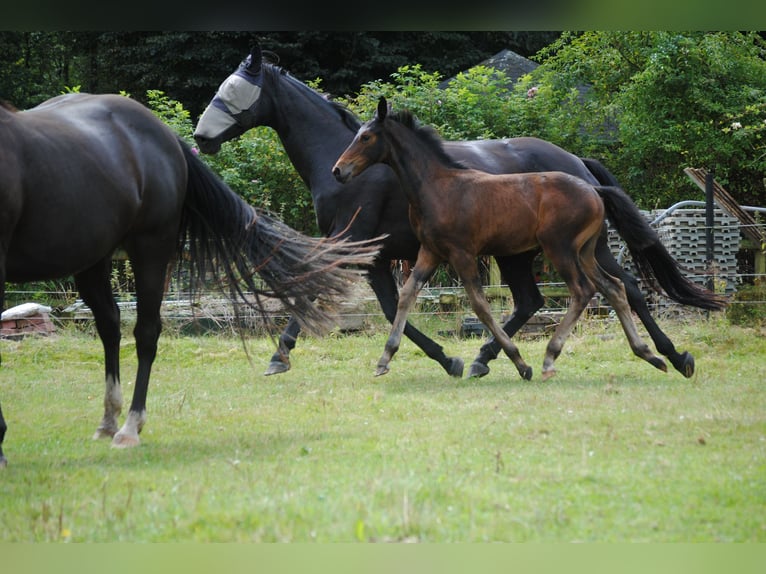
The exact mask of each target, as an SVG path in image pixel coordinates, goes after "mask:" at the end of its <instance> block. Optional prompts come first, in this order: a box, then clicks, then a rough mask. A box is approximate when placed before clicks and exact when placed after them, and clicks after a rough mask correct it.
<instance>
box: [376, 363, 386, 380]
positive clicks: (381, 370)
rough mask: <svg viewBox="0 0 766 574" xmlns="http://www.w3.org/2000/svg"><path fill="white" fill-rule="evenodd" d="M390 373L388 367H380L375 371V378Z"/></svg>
mask: <svg viewBox="0 0 766 574" xmlns="http://www.w3.org/2000/svg"><path fill="white" fill-rule="evenodd" d="M388 371H389V369H388V365H378V368H377V369H375V376H376V377H380V376H381V375H385V374H386V373H388Z"/></svg>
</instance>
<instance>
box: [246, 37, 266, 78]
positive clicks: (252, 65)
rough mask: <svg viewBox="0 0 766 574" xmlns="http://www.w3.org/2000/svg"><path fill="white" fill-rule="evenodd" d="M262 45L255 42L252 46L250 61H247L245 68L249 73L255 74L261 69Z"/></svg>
mask: <svg viewBox="0 0 766 574" xmlns="http://www.w3.org/2000/svg"><path fill="white" fill-rule="evenodd" d="M262 58H263V56H262V55H261V45H260V44H255V45H254V46H253V47H251V48H250V61H249V62H248V63H247V66H246V67H245V70H246V71H247V73H248V74H252V75H255V74H257V73H258V72H260V71H261V59H262Z"/></svg>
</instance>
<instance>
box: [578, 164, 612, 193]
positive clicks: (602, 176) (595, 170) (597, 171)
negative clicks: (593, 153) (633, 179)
mask: <svg viewBox="0 0 766 574" xmlns="http://www.w3.org/2000/svg"><path fill="white" fill-rule="evenodd" d="M580 161H581V162H583V163H584V164H585V167H587V168H588V171H589V172H591V174H592V175H593V177H595V178H596V181H598V183H599V184H600V185H608V186H612V187H620V184H619V183H618V182H617V178H616V177H614V175H613V174H612V172H611V171H609V170H608V169H606V166H604V164H602V163H601V162H600V161H598V160H596V159H592V158H589V157H581V158H580Z"/></svg>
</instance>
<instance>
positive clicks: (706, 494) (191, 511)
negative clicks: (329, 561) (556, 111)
mask: <svg viewBox="0 0 766 574" xmlns="http://www.w3.org/2000/svg"><path fill="white" fill-rule="evenodd" d="M417 321H418V322H419V323H420V324H422V323H424V322H425V320H424V318H422V317H420V318H418V319H417ZM666 323H667V322H666ZM663 327H666V328H667V330H668V332H669V333H670V335H671V336H672V338H673V339H674V341H675V342H676V344H677V346H678V347H679V348H680V349H688V350H689V351H691V352H692V353H693V354H694V355H695V358H696V360H697V374H696V375H695V377H694V378H692V379H684V378H683V377H682V376H681V375H679V374H678V373H676V372H675V371H674V372H672V373H668V374H663V373H661V372H659V371H657V370H655V369H653V368H652V367H651V366H649V365H648V364H646V363H644V362H643V361H640V360H639V359H637V358H635V357H633V356H632V355H631V354H630V351H629V349H628V346H627V343H626V342H625V339H624V337H623V336H622V334H621V332H620V330H619V327H618V326H616V325H614V324H611V323H604V322H595V321H592V322H590V323H588V324H587V325H586V326H584V327H582V328H580V329H578V331H576V332H575V333H574V334H573V336H572V337H571V339H570V340H569V341H568V343H567V345H566V347H565V350H564V352H563V353H562V356H561V357H560V358H559V360H558V362H557V367H558V375H557V376H556V377H555V378H553V379H552V380H550V381H547V382H544V383H543V382H541V381H540V380H539V371H540V364H541V362H542V357H543V352H544V345H545V341H540V340H533V341H530V340H522V341H520V342H519V346H520V349H521V351H522V354H523V355H524V357H525V358H526V359H527V360H528V362H530V364H532V365H533V366H534V367H535V370H536V371H535V378H534V379H533V381H531V382H525V381H522V380H521V379H520V378H519V377H518V375H517V374H516V371H515V368H514V367H513V366H512V364H511V363H510V361H508V360H507V359H503V358H501V359H498V360H497V361H495V362H494V363H493V364H492V372H491V373H490V374H489V375H488V376H487V377H485V378H483V379H480V380H454V379H450V378H449V377H448V376H446V375H445V374H444V373H443V372H442V371H441V369H440V368H439V367H438V366H437V365H436V364H435V363H433V362H431V361H430V360H428V359H427V358H426V357H425V356H423V354H422V353H421V352H419V351H418V350H417V349H416V348H415V347H414V345H412V343H410V342H409V341H405V342H404V343H403V345H402V348H401V350H400V352H399V353H398V354H397V356H396V357H395V358H394V360H393V362H392V364H391V367H392V370H391V373H390V374H388V375H386V376H385V377H381V378H374V377H373V376H372V374H373V372H374V368H375V364H376V362H377V359H378V357H379V355H380V352H381V351H382V349H383V344H384V341H385V336H386V333H387V330H386V328H385V327H381V328H378V329H377V330H376V331H375V334H374V335H354V336H339V335H330V336H327V337H324V338H307V339H302V340H301V341H300V343H299V346H298V349H297V350H296V351H295V352H294V353H293V369H292V370H291V371H290V372H288V373H286V374H284V375H280V376H275V377H264V376H263V375H262V374H261V373H262V372H263V370H264V369H265V366H266V363H267V361H268V357H269V356H270V355H271V353H272V351H273V344H272V342H271V341H270V340H269V339H257V340H251V341H249V342H248V348H249V352H250V354H251V356H252V358H253V362H254V365H253V366H251V365H250V364H249V363H248V361H247V358H246V356H245V352H244V350H243V347H242V343H241V341H240V340H239V339H237V338H236V337H223V336H213V337H211V336H209V337H199V338H192V337H174V336H163V337H162V338H161V339H160V353H159V357H158V360H157V361H156V362H155V369H154V373H153V378H152V384H151V387H150V389H149V401H148V409H149V419H148V422H147V425H146V427H145V428H144V431H143V433H142V435H141V440H142V444H141V445H140V446H139V447H138V448H135V449H132V450H127V451H125V450H117V449H112V448H110V446H109V444H108V442H103V441H92V440H91V439H90V436H91V434H92V433H93V431H94V430H95V427H96V426H97V424H98V422H99V421H100V417H101V414H102V406H101V402H102V397H103V382H102V380H101V376H102V371H103V367H102V352H101V345H100V343H99V342H98V340H97V339H95V338H93V337H92V336H88V335H85V334H81V333H79V334H78V333H76V332H74V331H71V332H70V331H64V332H62V333H60V334H58V335H55V336H53V337H49V338H27V339H24V340H22V341H21V342H11V341H7V340H6V341H0V352H2V359H3V365H2V368H0V400H2V406H3V409H4V413H5V416H6V419H7V421H8V423H9V426H10V430H9V432H8V435H7V437H6V441H5V451H6V455H7V456H8V458H9V461H10V462H9V466H8V468H7V469H5V470H4V471H0V496H2V510H0V541H30V542H37V541H89V542H90V541H95V542H104V541H151V542H159V541H253V542H262V541H303V542H311V541H317V542H354V541H362V542H366V541H419V542H448V541H449V542H456V541H509V542H510V541H513V542H526V541H545V542H568V541H667V542H675V541H689V542H698V541H710V542H716V541H750V542H764V541H766V393H764V389H763V382H764V380H766V357H764V349H765V348H766V345H765V344H764V343H765V339H764V335H763V332H762V331H756V330H753V329H744V328H738V327H732V326H730V325H728V324H727V323H726V322H725V321H723V320H719V319H717V318H713V319H711V320H709V321H706V320H695V321H693V322H689V323H671V324H663ZM438 328H439V327H438V325H434V324H433V323H432V324H430V325H428V326H427V327H426V330H427V331H428V332H432V333H435V332H436V331H437V329H438ZM440 341H441V342H442V343H443V344H444V345H445V347H446V349H447V351H448V352H449V353H450V354H455V355H459V356H461V357H462V358H463V359H464V360H466V363H468V362H469V361H470V359H472V357H473V356H474V355H475V353H476V351H477V349H478V347H479V345H480V341H479V340H476V339H474V340H468V341H460V340H457V339H452V338H442V339H440ZM122 357H123V367H122V372H123V387H124V392H125V400H126V406H125V410H127V405H128V404H129V400H130V396H131V394H132V385H131V383H130V381H131V380H132V377H133V374H134V370H135V345H134V343H133V339H132V337H131V336H129V335H127V334H126V336H125V337H124V339H123V348H122Z"/></svg>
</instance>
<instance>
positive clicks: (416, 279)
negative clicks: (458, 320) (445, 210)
mask: <svg viewBox="0 0 766 574" xmlns="http://www.w3.org/2000/svg"><path fill="white" fill-rule="evenodd" d="M439 263H440V261H439V259H438V258H436V257H435V256H434V255H433V254H431V253H430V252H429V251H426V250H425V249H424V248H423V247H422V246H421V248H420V251H419V252H418V259H417V262H416V263H415V267H414V268H413V270H412V273H410V276H409V278H408V279H407V281H406V282H405V284H404V286H403V287H402V290H401V292H400V293H399V302H398V304H397V307H396V316H395V317H394V320H393V322H392V323H391V332H390V334H389V335H388V340H387V341H386V346H385V348H384V349H383V355H381V357H380V360H378V366H377V369H376V371H375V376H376V377H378V376H380V375H385V374H386V373H387V372H388V371H389V368H388V364H389V363H390V362H391V359H392V358H393V356H394V355H395V354H396V352H397V351H398V350H399V343H400V342H401V340H402V333H403V332H404V328H405V325H406V324H407V315H408V314H409V312H410V310H411V309H412V307H413V306H414V305H415V301H416V300H417V296H418V293H419V292H420V290H421V289H422V288H423V285H425V283H426V281H428V279H429V278H430V277H431V275H433V272H434V271H436V268H437V266H438V265H439Z"/></svg>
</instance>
